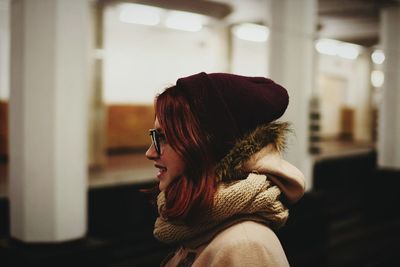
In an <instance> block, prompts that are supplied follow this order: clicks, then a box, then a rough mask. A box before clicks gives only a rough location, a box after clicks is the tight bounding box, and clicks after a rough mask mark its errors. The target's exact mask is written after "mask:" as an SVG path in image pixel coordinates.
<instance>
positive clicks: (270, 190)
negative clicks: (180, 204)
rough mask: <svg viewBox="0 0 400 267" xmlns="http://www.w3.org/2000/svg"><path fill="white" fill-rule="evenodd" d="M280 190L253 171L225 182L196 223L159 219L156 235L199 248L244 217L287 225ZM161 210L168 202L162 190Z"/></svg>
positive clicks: (161, 239)
mask: <svg viewBox="0 0 400 267" xmlns="http://www.w3.org/2000/svg"><path fill="white" fill-rule="evenodd" d="M280 194H281V191H280V189H279V188H278V187H277V186H276V185H273V184H272V183H271V182H270V181H269V180H268V179H267V177H266V176H265V175H260V174H254V173H251V174H249V176H248V177H247V178H246V179H244V180H239V181H234V182H229V183H221V185H220V186H219V188H218V190H217V193H216V196H215V199H214V205H213V208H212V209H211V210H210V211H208V212H207V213H206V214H205V215H204V219H200V220H199V221H198V222H197V223H196V224H195V225H191V226H187V225H185V224H184V223H183V222H179V221H168V220H165V219H164V218H162V217H161V216H160V217H158V218H157V220H156V223H155V227H154V236H155V237H156V238H157V239H158V240H160V241H162V242H165V243H181V244H183V245H184V246H186V247H189V248H196V247H198V246H199V245H201V244H204V243H207V242H209V241H210V240H211V239H212V238H213V237H214V236H215V235H216V234H217V233H218V232H220V231H222V230H223V229H225V228H227V227H229V226H230V225H233V224H235V223H237V222H240V221H244V220H252V221H258V222H262V223H264V224H267V225H268V226H270V227H271V228H273V229H277V228H279V227H281V226H283V225H284V224H285V222H286V220H287V217H288V209H287V208H286V207H285V206H284V205H283V204H282V203H281V201H280V200H279V195H280ZM157 205H158V209H159V211H160V210H162V208H163V206H164V205H165V195H164V193H163V192H161V193H160V194H159V196H158V199H157Z"/></svg>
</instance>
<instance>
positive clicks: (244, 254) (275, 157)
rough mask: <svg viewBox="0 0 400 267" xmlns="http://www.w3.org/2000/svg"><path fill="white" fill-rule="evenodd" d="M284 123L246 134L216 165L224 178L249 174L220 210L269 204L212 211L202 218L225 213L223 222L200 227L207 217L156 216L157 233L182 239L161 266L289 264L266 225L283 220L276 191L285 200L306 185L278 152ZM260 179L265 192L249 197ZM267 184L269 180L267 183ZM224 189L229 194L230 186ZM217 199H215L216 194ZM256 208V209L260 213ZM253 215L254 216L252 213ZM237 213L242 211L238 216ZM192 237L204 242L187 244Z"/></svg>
mask: <svg viewBox="0 0 400 267" xmlns="http://www.w3.org/2000/svg"><path fill="white" fill-rule="evenodd" d="M286 127H287V125H286V124H280V123H271V124H270V125H267V126H265V127H260V128H257V129H256V130H255V131H254V132H253V133H252V134H251V135H249V136H248V137H247V138H246V139H244V140H242V141H241V142H240V143H238V144H237V145H235V147H234V148H233V149H232V150H231V151H230V154H229V155H228V156H227V157H226V158H224V159H223V160H222V161H221V162H220V164H219V165H218V166H217V174H218V176H219V177H222V181H229V177H240V175H241V174H249V173H250V174H249V175H248V177H247V178H246V179H245V180H241V181H237V182H236V184H234V185H233V186H232V187H230V186H228V187H227V188H226V189H228V190H232V192H236V194H238V196H239V197H237V198H231V196H230V195H229V197H227V198H224V197H222V198H221V199H222V200H224V199H228V200H229V201H231V202H229V201H228V200H227V201H228V202H227V204H228V205H224V204H225V203H224V202H222V203H223V205H222V208H221V207H220V209H222V210H223V211H224V210H228V209H232V208H235V207H237V206H241V204H242V206H243V204H244V203H245V205H244V206H245V207H250V210H251V208H252V207H254V206H255V207H258V206H261V204H263V205H267V206H268V208H266V207H263V208H262V209H260V210H258V209H255V212H254V213H252V212H251V211H248V210H246V209H241V210H240V212H239V213H235V214H234V215H232V216H231V217H227V218H226V217H223V216H214V217H213V216H212V214H213V213H211V215H210V216H209V217H207V218H206V219H207V220H209V221H213V220H214V221H216V220H215V219H216V218H215V217H217V219H219V218H220V217H223V218H224V223H225V224H219V225H213V226H212V227H210V228H207V229H208V230H206V231H198V230H199V229H201V228H202V227H205V226H207V225H206V223H207V220H205V221H204V222H202V223H200V225H198V226H196V228H194V227H190V228H189V227H186V228H185V227H182V226H181V225H179V224H178V225H168V222H164V221H163V220H162V219H160V218H158V220H157V222H156V227H155V236H156V237H157V238H158V239H159V240H161V241H164V242H168V243H172V242H174V241H175V242H177V243H180V244H183V245H182V246H181V247H180V248H179V249H178V250H177V251H176V252H175V253H174V254H172V255H171V256H170V257H167V259H165V260H164V262H163V263H162V266H168V267H175V266H178V267H184V266H194V267H196V266H197V267H199V266H213V267H219V266H221V267H231V266H233V267H236V266H246V267H247V266H273V267H280V266H289V263H288V260H287V258H286V255H285V252H284V251H283V248H282V245H281V243H280V242H279V240H278V238H277V236H276V235H275V233H274V232H273V230H271V228H270V227H268V226H267V225H269V226H271V227H273V226H274V225H273V222H274V221H275V222H277V221H280V222H282V220H281V219H283V223H284V222H285V221H286V219H285V218H287V214H288V213H287V208H286V207H284V206H283V205H282V203H281V202H280V196H279V195H280V194H281V193H282V195H283V196H284V197H285V198H286V201H288V202H290V203H294V202H296V201H298V200H299V199H300V198H301V197H302V195H303V193H304V188H305V184H304V176H303V174H302V173H301V172H300V171H299V170H298V169H297V168H296V167H295V166H293V165H292V164H290V163H289V162H287V161H286V160H284V159H283V158H282V155H281V152H282V150H283V147H284V134H285V132H286V131H287V129H286ZM232 166H233V167H232ZM266 179H267V180H266ZM269 181H270V182H269ZM260 183H261V185H262V187H266V188H267V189H266V191H262V192H263V193H266V196H267V197H266V198H255V197H256V196H257V197H258V195H257V194H255V195H254V198H253V193H252V192H253V190H255V191H257V190H258V188H261V187H260ZM269 183H272V185H268V186H266V184H269ZM256 184H257V185H256ZM240 186H243V187H240ZM247 186H250V187H247ZM270 186H272V187H270ZM239 188H240V189H239ZM263 190H264V189H263ZM228 192H229V193H231V191H228ZM257 192H258V191H257ZM218 196H219V195H218ZM242 196H243V197H249V196H251V197H250V198H248V199H249V200H250V202H243V199H244V198H242ZM263 196H264V195H263ZM216 199H217V200H218V199H219V197H218V198H216ZM260 199H261V200H260ZM271 199H272V200H271ZM232 201H233V202H232ZM260 201H261V202H260ZM268 201H270V202H268ZM218 203H219V202H218V201H216V202H215V204H214V205H215V206H216V207H219V205H218ZM252 205H253V206H252ZM279 207H280V208H279ZM274 208H276V209H277V210H276V211H277V213H272V215H274V216H271V217H265V212H267V213H268V210H269V209H271V210H274ZM258 211H260V212H259V213H258ZM218 214H220V213H218ZM238 215H239V217H238ZM252 215H254V216H253V217H251V216H252ZM240 216H243V217H242V218H243V219H242V220H241V219H240V218H241V217H240ZM246 216H247V217H246ZM263 216H264V217H263ZM238 218H239V219H238ZM268 218H271V219H268ZM165 225H167V227H165ZM279 225H280V223H279ZM279 225H278V226H279ZM181 228H182V229H181ZM177 229H178V230H177ZM274 229H275V228H274ZM170 230H171V231H170ZM172 230H174V232H173V231H172ZM171 233H173V234H171ZM210 233H211V238H209V237H210V236H209V234H210ZM214 233H215V235H214ZM192 236H193V237H197V239H203V241H204V242H199V241H198V240H197V241H196V242H197V243H195V244H198V245H193V243H191V244H190V241H191V237H192Z"/></svg>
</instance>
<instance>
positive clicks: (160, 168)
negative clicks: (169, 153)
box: [154, 164, 167, 179]
mask: <svg viewBox="0 0 400 267" xmlns="http://www.w3.org/2000/svg"><path fill="white" fill-rule="evenodd" d="M154 167H156V168H157V169H158V173H157V178H158V179H160V178H161V176H162V175H163V173H164V172H166V171H167V168H165V167H164V166H161V165H158V164H154Z"/></svg>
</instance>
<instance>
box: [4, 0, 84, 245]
mask: <svg viewBox="0 0 400 267" xmlns="http://www.w3.org/2000/svg"><path fill="white" fill-rule="evenodd" d="M11 11H12V13H11V18H12V21H11V90H10V119H9V121H10V181H9V183H10V184H9V193H8V194H9V197H10V217H11V236H12V237H13V238H16V239H18V240H21V241H24V242H60V241H68V240H74V239H78V238H81V237H83V236H84V235H85V233H86V221H87V218H86V217H87V215H86V210H87V203H86V202H87V201H86V198H87V109H88V108H87V103H88V101H87V91H88V77H87V76H88V75H87V74H88V69H89V66H90V64H89V62H90V61H89V60H90V48H91V47H90V42H89V37H88V36H89V34H88V30H89V6H88V2H87V1H70V0H36V1H31V0H13V1H12V2H11Z"/></svg>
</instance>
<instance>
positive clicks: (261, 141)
mask: <svg viewBox="0 0 400 267" xmlns="http://www.w3.org/2000/svg"><path fill="white" fill-rule="evenodd" d="M290 131H291V130H290V127H289V123H287V122H272V123H268V124H264V125H261V126H259V127H257V128H256V129H255V130H254V131H252V132H250V133H249V134H247V135H246V136H245V137H243V138H242V139H240V140H239V141H238V142H236V144H235V146H234V147H233V148H232V149H231V150H230V151H229V153H228V154H227V155H226V156H225V157H224V158H223V159H222V160H221V161H220V162H219V163H218V164H217V165H216V169H215V173H216V176H217V181H218V182H222V183H226V182H229V181H232V180H242V179H245V178H246V177H247V176H248V174H249V173H251V172H255V173H260V174H265V175H267V177H268V178H269V179H270V180H271V181H272V182H274V183H275V184H276V185H277V186H278V187H279V188H280V189H281V191H282V192H283V193H284V194H285V196H286V197H287V199H288V200H289V202H292V203H293V202H296V201H297V200H299V199H300V198H301V197H302V196H303V194H304V188H305V184H304V176H303V174H302V173H301V172H300V170H298V169H297V168H296V167H295V166H293V165H291V164H290V163H289V162H287V161H285V160H284V159H283V158H282V156H281V154H282V152H283V151H284V149H285V147H286V135H287V134H288V133H289V132H290Z"/></svg>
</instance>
